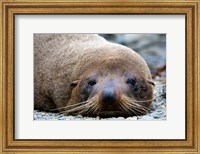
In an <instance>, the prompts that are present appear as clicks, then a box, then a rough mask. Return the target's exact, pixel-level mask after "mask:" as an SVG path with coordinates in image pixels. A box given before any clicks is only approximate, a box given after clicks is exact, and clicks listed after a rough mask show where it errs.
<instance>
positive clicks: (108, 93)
mask: <svg viewBox="0 0 200 154" xmlns="http://www.w3.org/2000/svg"><path fill="white" fill-rule="evenodd" d="M102 101H103V103H105V105H112V104H113V103H115V102H116V101H117V98H116V94H115V90H114V88H112V87H107V88H105V89H104V91H103V94H102Z"/></svg>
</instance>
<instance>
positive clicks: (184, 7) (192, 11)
mask: <svg viewBox="0 0 200 154" xmlns="http://www.w3.org/2000/svg"><path fill="white" fill-rule="evenodd" d="M199 4H200V1H198V0H197V1H195V0H189V1H181V0H175V1H168V0H162V1H161V0H146V1H142V2H141V1H138V0H126V1H121V0H114V1H111V0H108V1H104V0H100V1H99V0H93V1H91V0H83V1H79V0H77V1H70V0H54V1H51V0H36V1H32V0H15V1H8V0H3V1H1V2H0V8H1V10H2V11H1V16H0V23H1V25H0V34H1V35H0V40H1V42H0V47H1V48H0V58H1V61H0V62H1V63H0V74H1V76H0V81H1V84H0V98H1V103H0V113H1V114H0V115H1V116H0V122H1V124H2V125H0V129H1V131H0V136H1V149H0V151H1V152H2V153H22V152H23V153H44V152H46V153H199V152H200V151H199V149H200V144H199V142H200V121H199V117H200V111H199V110H200V107H199V101H200V100H199V99H200V98H199V94H198V91H199V88H200V81H199V67H200V66H199V65H200V64H199V60H200V54H199V52H200V50H199V44H200V41H199V40H200V35H199V34H200V27H199V17H200V13H199V12H200V10H199ZM19 14H27V15H31V14H32V15H33V14H38V15H40V14H41V15H44V14H45V15H52V14H89V15H90V14H100V15H101V14H104V15H107V14H124V15H125V14H138V15H139V14H140V15H148V14H153V15H159V14H161V15H165V14H168V15H169V14H170V15H177V14H183V15H185V17H186V31H185V33H186V41H185V43H186V57H187V58H186V63H187V64H186V70H187V71H186V113H185V115H186V126H185V129H186V138H185V139H173V140H171V139H160V140H153V139H146V140H142V139H137V140H136V139H135V140H134V139H133V140H131V139H128V140H127V139H126V140H123V139H119V140H111V139H110V140H64V139H62V140H58V139H52V140H47V139H43V140H37V139H15V137H14V136H15V133H14V130H15V125H14V121H15V110H14V108H15V103H14V102H15V101H14V100H15V91H14V88H15V80H14V79H15V78H14V77H15V70H14V64H15V63H14V57H15V56H16V55H15V54H16V53H15V41H14V37H15V36H14V34H15V28H14V23H15V18H14V17H15V15H19Z"/></svg>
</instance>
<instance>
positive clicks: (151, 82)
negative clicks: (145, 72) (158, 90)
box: [147, 79, 155, 86]
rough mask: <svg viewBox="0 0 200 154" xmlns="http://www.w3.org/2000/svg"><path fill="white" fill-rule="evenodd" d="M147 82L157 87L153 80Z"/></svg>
mask: <svg viewBox="0 0 200 154" xmlns="http://www.w3.org/2000/svg"><path fill="white" fill-rule="evenodd" d="M147 82H148V83H149V84H151V85H153V86H155V83H154V82H153V81H152V80H150V79H147Z"/></svg>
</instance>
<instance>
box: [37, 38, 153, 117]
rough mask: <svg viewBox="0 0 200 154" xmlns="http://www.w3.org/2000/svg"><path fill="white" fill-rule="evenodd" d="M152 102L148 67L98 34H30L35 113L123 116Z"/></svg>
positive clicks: (142, 111) (141, 110)
mask: <svg viewBox="0 0 200 154" xmlns="http://www.w3.org/2000/svg"><path fill="white" fill-rule="evenodd" d="M152 98H153V85H152V82H151V74H150V71H149V68H148V66H147V64H146V62H145V61H144V60H143V58H142V57H141V56H140V55H138V54H137V53H136V52H135V51H133V50H131V49H130V48H127V47H125V46H122V45H119V44H115V43H111V42H108V41H106V40H105V39H104V38H102V37H100V36H99V35H96V34H34V109H36V110H43V111H56V110H57V111H60V112H64V113H66V114H71V115H78V114H80V115H83V116H100V117H111V116H124V117H127V116H133V115H141V114H145V113H147V112H148V108H149V106H150V104H151V102H152Z"/></svg>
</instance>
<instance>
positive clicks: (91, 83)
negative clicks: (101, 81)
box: [88, 80, 96, 86]
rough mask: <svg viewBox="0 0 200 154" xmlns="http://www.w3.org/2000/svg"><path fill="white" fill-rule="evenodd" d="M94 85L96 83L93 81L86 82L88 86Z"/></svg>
mask: <svg viewBox="0 0 200 154" xmlns="http://www.w3.org/2000/svg"><path fill="white" fill-rule="evenodd" d="M95 84H96V81H95V80H91V81H89V82H88V85H89V86H94V85H95Z"/></svg>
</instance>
